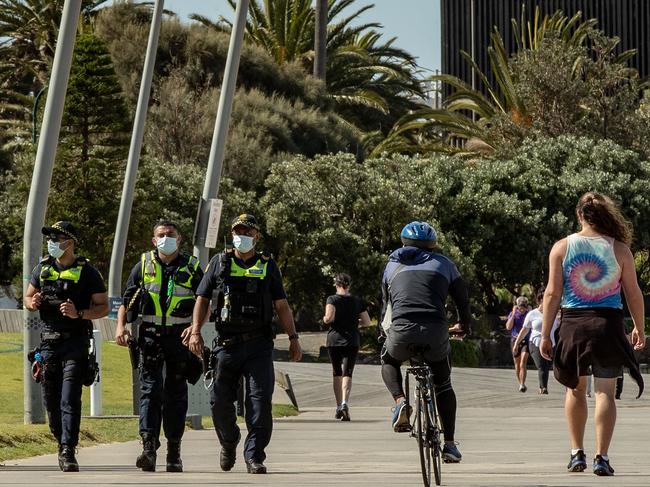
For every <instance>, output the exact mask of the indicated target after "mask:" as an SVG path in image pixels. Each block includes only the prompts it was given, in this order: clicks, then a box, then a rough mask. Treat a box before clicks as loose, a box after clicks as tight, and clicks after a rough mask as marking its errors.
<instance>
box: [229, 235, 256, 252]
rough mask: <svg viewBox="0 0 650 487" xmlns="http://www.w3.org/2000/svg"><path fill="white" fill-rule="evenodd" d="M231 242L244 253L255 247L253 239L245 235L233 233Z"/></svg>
mask: <svg viewBox="0 0 650 487" xmlns="http://www.w3.org/2000/svg"><path fill="white" fill-rule="evenodd" d="M232 244H233V245H234V246H235V248H236V249H237V250H239V251H240V252H241V253H242V254H246V253H248V252H250V251H251V250H253V248H254V247H255V239H254V238H253V237H249V236H247V235H235V236H234V237H233V238H232Z"/></svg>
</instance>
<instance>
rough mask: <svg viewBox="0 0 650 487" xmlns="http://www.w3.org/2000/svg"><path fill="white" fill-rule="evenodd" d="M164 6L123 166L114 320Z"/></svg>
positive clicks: (156, 20) (112, 287) (113, 268)
mask: <svg viewBox="0 0 650 487" xmlns="http://www.w3.org/2000/svg"><path fill="white" fill-rule="evenodd" d="M164 3H165V2H164V0H156V4H155V6H154V12H153V18H152V20H151V29H150V30H149V41H148V43H147V54H146V55H145V59H144V69H143V71H142V82H141V83H140V94H139V95H138V105H137V108H136V111H135V120H134V121H133V134H132V136H131V146H130V148H129V158H128V160H127V163H126V174H125V175H124V185H123V187H122V199H121V201H120V210H119V213H118V216H117V226H116V228H115V239H114V242H113V250H112V252H111V264H110V268H109V271H108V295H109V297H110V315H109V317H111V318H117V314H116V312H117V309H116V306H115V303H116V302H117V303H119V301H120V295H121V293H122V265H123V262H124V253H125V250H126V241H127V239H128V236H129V220H130V219H131V209H132V207H133V193H134V191H135V181H136V179H137V175H138V164H139V162H140V151H141V149H142V139H143V137H144V124H145V121H146V118H147V107H148V106H149V94H150V93H151V79H152V78H153V68H154V65H155V64H156V50H157V49H158V37H159V34H160V24H161V22H162V14H163V4H164Z"/></svg>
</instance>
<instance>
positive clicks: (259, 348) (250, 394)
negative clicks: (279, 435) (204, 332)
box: [185, 215, 302, 474]
mask: <svg viewBox="0 0 650 487" xmlns="http://www.w3.org/2000/svg"><path fill="white" fill-rule="evenodd" d="M231 231H232V237H233V246H234V251H228V252H224V253H221V254H217V255H216V256H214V257H213V258H212V260H211V261H210V264H209V266H208V269H207V271H206V274H205V276H204V277H203V280H202V281H201V284H200V286H199V289H198V292H197V294H198V297H197V302H196V306H195V308H194V317H193V320H192V328H191V330H186V332H185V334H186V336H185V339H186V340H187V343H188V344H189V347H190V350H192V352H194V353H195V354H197V355H198V354H200V353H201V352H202V350H203V339H202V338H201V326H202V324H203V321H204V318H205V316H206V313H207V311H208V309H209V305H210V300H212V305H213V308H214V310H215V312H216V313H215V316H216V328H217V335H218V337H217V345H216V348H215V350H214V353H215V354H216V358H217V367H216V372H215V373H216V377H215V382H214V387H213V388H212V391H211V400H210V405H211V407H212V418H213V420H214V427H215V430H216V432H217V436H218V438H219V442H220V443H221V455H220V465H221V469H222V470H224V471H228V470H231V469H232V467H233V466H234V464H235V457H236V446H237V443H238V442H239V440H240V433H239V427H238V426H237V416H236V413H235V406H234V402H235V400H236V399H237V389H238V385H239V381H240V378H241V377H242V376H243V377H244V378H245V379H246V385H245V387H246V413H245V415H246V426H247V428H248V436H247V437H246V442H245V445H244V459H245V461H246V469H247V471H248V473H253V474H264V473H266V467H265V466H264V463H263V462H264V460H265V459H266V454H265V453H264V449H265V448H266V446H267V445H268V444H269V441H270V440H271V431H272V429H273V417H272V411H271V397H272V395H273V387H274V383H275V376H274V373H273V357H272V354H273V331H272V323H271V321H272V319H273V310H274V309H275V312H276V313H277V315H278V321H279V323H280V325H281V327H282V328H283V330H284V331H285V333H287V335H289V340H290V348H289V352H290V358H291V360H300V358H301V357H302V351H301V348H300V342H299V340H298V335H297V334H296V328H295V325H294V322H293V314H292V313H291V308H289V304H288V302H287V297H286V294H285V292H284V287H283V285H282V275H281V274H280V270H279V269H278V266H277V264H276V263H275V261H274V260H273V259H271V258H270V257H268V256H265V255H263V254H260V253H257V252H256V251H255V245H256V244H257V242H258V241H259V238H260V227H259V225H258V224H257V221H256V219H255V217H254V216H252V215H240V216H238V217H236V218H235V219H234V220H233V222H232V225H231Z"/></svg>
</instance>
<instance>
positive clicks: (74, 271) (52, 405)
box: [23, 221, 108, 472]
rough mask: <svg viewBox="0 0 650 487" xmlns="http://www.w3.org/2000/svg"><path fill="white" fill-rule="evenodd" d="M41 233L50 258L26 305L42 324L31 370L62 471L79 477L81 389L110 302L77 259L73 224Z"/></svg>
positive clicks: (93, 273) (36, 275)
mask: <svg viewBox="0 0 650 487" xmlns="http://www.w3.org/2000/svg"><path fill="white" fill-rule="evenodd" d="M42 233H43V235H45V236H46V237H47V251H48V254H49V255H47V256H46V257H43V259H42V260H41V262H40V263H39V264H38V265H37V266H36V267H35V268H34V270H33V271H32V276H31V279H30V281H29V286H28V288H27V292H26V293H25V297H24V299H23V301H24V304H25V307H26V308H27V309H29V310H30V311H36V310H38V311H39V314H40V317H41V320H42V322H43V326H42V329H41V344H40V346H39V347H38V348H37V349H36V350H35V351H33V352H34V353H36V352H38V354H39V358H38V359H35V363H34V366H35V367H37V368H38V369H36V368H33V369H32V370H33V371H35V370H38V372H36V373H35V374H34V378H35V379H36V380H37V381H40V382H41V384H42V387H43V398H44V400H45V408H46V409H47V416H48V419H49V425H50V431H51V432H52V435H54V437H55V438H56V440H57V442H58V443H59V468H60V469H61V470H63V471H64V472H78V471H79V464H78V463H77V459H76V458H75V448H76V446H77V443H78V441H79V426H80V423H81V389H82V385H83V384H84V383H86V384H88V381H87V376H88V370H89V367H91V366H94V365H95V364H94V360H92V361H91V360H89V345H90V337H91V336H92V322H91V321H90V320H94V319H97V318H102V317H104V316H106V315H107V314H108V297H107V295H106V286H105V285H104V280H103V279H102V276H101V274H100V273H99V271H98V270H97V269H95V268H94V267H93V266H92V265H90V264H89V263H88V260H87V259H86V258H85V257H81V256H77V255H76V254H75V247H76V246H77V244H78V238H79V237H78V233H77V230H76V228H75V227H74V226H73V225H72V223H70V222H68V221H60V222H56V223H55V224H54V225H52V226H50V227H43V229H42ZM91 362H92V363H91ZM92 372H93V371H92V370H91V373H92ZM91 375H93V376H92V377H91V378H90V379H91V383H92V380H94V374H91Z"/></svg>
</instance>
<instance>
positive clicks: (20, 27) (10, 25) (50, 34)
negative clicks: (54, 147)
mask: <svg viewBox="0 0 650 487" xmlns="http://www.w3.org/2000/svg"><path fill="white" fill-rule="evenodd" d="M106 2H107V0H83V2H82V18H83V20H84V22H86V23H87V22H89V21H90V19H92V17H93V16H94V15H95V13H96V12H97V9H98V7H99V6H101V5H102V4H104V3H106ZM63 3H64V2H63V0H0V126H2V127H3V129H4V130H3V134H2V138H1V139H2V140H0V145H2V146H4V145H6V144H10V145H11V144H13V143H16V142H18V143H19V142H21V141H22V140H27V139H28V132H29V130H30V126H31V117H32V106H33V104H34V95H35V94H36V93H38V92H39V91H40V90H41V89H42V88H43V87H45V86H46V85H47V83H48V80H49V76H50V67H51V65H52V60H53V59H54V49H55V45H56V39H57V36H58V32H59V24H60V21H61V12H62V10H63ZM5 148H6V147H5Z"/></svg>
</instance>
